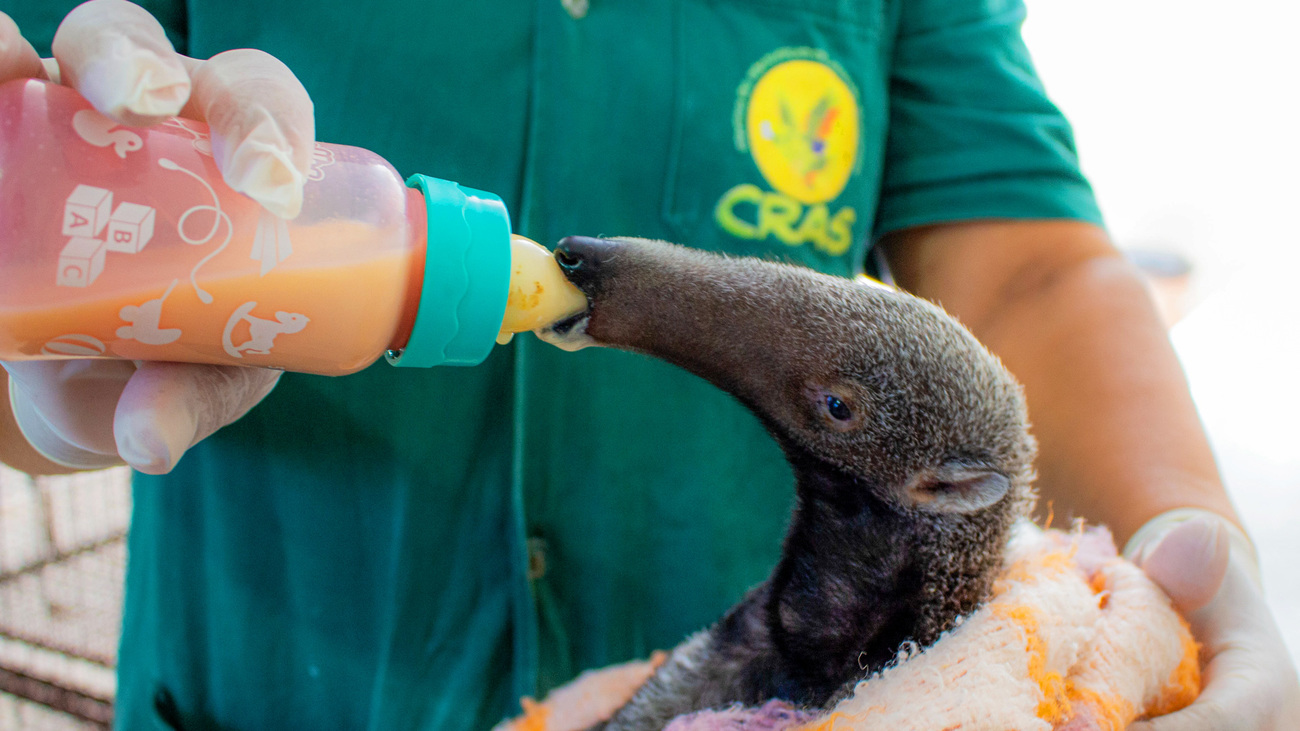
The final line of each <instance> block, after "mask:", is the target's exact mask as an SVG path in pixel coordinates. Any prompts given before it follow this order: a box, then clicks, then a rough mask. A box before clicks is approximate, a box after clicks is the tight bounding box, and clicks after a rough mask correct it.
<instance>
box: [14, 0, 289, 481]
mask: <svg viewBox="0 0 1300 731" xmlns="http://www.w3.org/2000/svg"><path fill="white" fill-rule="evenodd" d="M53 50H54V58H53V59H46V60H42V59H40V58H39V57H38V56H37V54H36V52H35V50H33V48H32V46H31V44H30V43H28V42H27V41H26V40H25V39H24V38H23V37H22V35H21V33H20V32H19V29H18V28H17V26H16V25H15V24H14V22H13V20H12V19H10V18H9V17H8V16H6V15H4V14H3V13H0V82H4V81H8V80H10V79H15V78H49V79H51V80H54V81H59V82H61V83H65V84H68V85H71V86H73V87H74V88H76V89H77V91H78V92H80V93H81V95H82V96H84V97H85V98H86V99H87V100H89V101H90V102H91V103H92V104H94V105H95V107H96V108H97V109H98V110H99V111H101V112H103V113H104V114H106V115H108V116H110V117H113V118H115V119H117V120H119V121H121V122H123V123H125V124H130V125H133V126H141V125H146V124H151V123H154V122H159V121H162V120H164V119H166V118H168V117H172V116H177V115H180V116H185V117H189V118H192V119H197V120H201V121H205V122H207V123H208V125H209V127H210V129H211V139H212V148H213V156H214V158H215V160H216V162H217V165H218V167H219V168H220V169H221V172H222V176H223V177H224V178H225V180H226V183H227V184H229V185H230V187H231V188H233V189H235V190H238V191H241V192H243V193H245V194H247V195H249V196H250V197H252V198H253V199H254V200H257V201H258V202H259V203H261V204H262V205H263V206H265V207H266V208H267V209H268V210H270V211H271V212H272V213H275V214H277V215H279V216H282V217H286V218H289V217H293V216H296V215H297V214H298V212H299V210H300V209H301V207H302V190H303V185H304V184H305V182H306V173H307V171H308V170H309V168H310V162H311V153H312V148H313V146H314V142H315V122H314V116H313V109H312V104H311V99H310V98H309V97H308V96H307V92H306V90H304V89H303V87H302V84H301V83H299V82H298V80H297V78H296V77H294V75H293V73H292V72H290V71H289V69H288V68H287V67H285V65H284V64H282V63H280V62H279V61H278V60H276V59H275V58H273V57H271V56H269V55H267V54H265V53H262V52H260V51H252V50H239V51H230V52H227V53H222V54H219V55H217V56H213V57H212V58H211V59H208V60H206V61H198V60H195V59H191V58H187V57H184V56H181V55H180V54H177V53H176V51H175V50H174V49H173V48H172V45H171V43H170V42H169V41H168V40H167V37H166V35H165V34H164V33H163V29H162V26H161V25H159V23H158V22H157V20H155V19H154V18H153V16H151V15H149V13H148V12H146V11H145V10H144V9H142V8H140V7H139V6H137V5H133V4H131V3H128V2H125V1H124V0H92V1H91V2H87V3H85V4H83V5H80V6H78V7H77V8H76V9H74V10H73V11H72V12H71V13H69V14H68V15H67V17H66V18H64V20H63V23H62V24H61V25H60V26H59V30H58V32H57V33H56V34H55V37H54V43H53ZM0 365H3V367H4V368H5V370H7V371H8V372H9V374H10V398H11V402H12V406H13V409H14V415H15V417H16V419H17V422H18V426H19V428H20V429H21V430H22V432H23V434H24V436H25V437H26V438H27V439H28V441H29V442H31V444H32V446H33V447H35V448H36V450H37V451H38V452H40V453H41V454H43V455H45V456H46V457H47V458H49V459H51V460H52V461H54V462H57V463H59V464H62V465H65V466H68V467H73V468H82V469H88V468H97V467H105V466H109V465H113V464H122V463H123V462H126V463H128V464H130V465H131V466H133V467H135V468H136V469H139V470H141V471H143V472H151V473H161V472H166V471H168V470H170V469H171V468H172V467H173V466H175V464H176V461H177V460H178V459H180V457H181V455H182V454H183V453H184V451H185V450H186V449H188V448H189V447H190V446H192V445H193V444H194V443H196V442H197V441H198V440H200V439H203V438H204V437H206V436H208V435H209V434H211V433H212V432H213V431H215V430H216V429H219V428H220V427H221V426H224V425H225V424H228V423H230V422H231V421H234V420H235V419H237V418H239V417H240V416H242V415H243V414H244V413H246V412H247V411H248V409H250V408H252V406H253V405H255V404H256V403H257V402H258V401H260V400H261V399H262V398H263V397H264V396H265V395H266V394H267V393H269V392H270V390H271V388H272V387H273V386H274V385H275V382H276V380H277V379H278V378H279V373H278V372H276V371H269V370H264V369H253V368H236V367H230V366H220V367H218V366H196V365H188V364H175V363H148V364H141V365H140V366H139V367H137V366H136V365H135V364H132V363H123V362H116V361H108V360H94V361H90V360H86V361H59V362H39V363H37V362H32V363H3V364H0Z"/></svg>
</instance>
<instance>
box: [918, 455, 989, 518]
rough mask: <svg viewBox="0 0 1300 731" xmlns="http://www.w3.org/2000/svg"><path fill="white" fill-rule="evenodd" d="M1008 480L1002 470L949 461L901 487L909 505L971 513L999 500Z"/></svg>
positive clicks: (922, 508) (947, 511)
mask: <svg viewBox="0 0 1300 731" xmlns="http://www.w3.org/2000/svg"><path fill="white" fill-rule="evenodd" d="M1009 489H1011V481H1010V480H1008V479H1007V476H1006V475H1004V474H1002V473H1001V472H997V471H994V470H991V469H987V468H982V467H972V466H971V465H967V464H956V463H949V464H946V465H943V466H942V467H940V468H938V469H936V470H925V471H924V472H921V473H920V474H917V475H916V476H915V477H913V478H912V479H911V480H910V481H909V482H908V483H907V486H906V487H905V488H903V499H904V500H905V501H906V502H907V503H908V504H910V505H912V506H914V507H917V508H920V509H921V510H929V511H933V512H936V513H973V512H975V511H976V510H982V509H983V508H987V507H988V506H990V505H992V504H993V503H996V502H997V501H999V500H1001V499H1002V496H1003V495H1006V494H1007V490H1009Z"/></svg>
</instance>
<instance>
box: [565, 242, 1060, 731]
mask: <svg viewBox="0 0 1300 731" xmlns="http://www.w3.org/2000/svg"><path fill="white" fill-rule="evenodd" d="M556 258H557V260H558V261H559V262H560V264H561V266H562V267H563V268H564V269H565V271H566V275H567V276H568V277H569V279H570V280H571V281H573V282H574V283H575V284H577V285H578V286H579V287H580V288H581V289H582V290H583V292H584V293H586V294H587V297H588V301H589V307H588V310H587V311H586V312H585V313H582V314H580V315H577V316H575V317H573V318H570V319H568V320H566V321H564V322H562V323H559V324H558V325H556V326H554V327H553V329H552V331H551V332H550V333H549V334H547V335H545V337H547V338H548V339H550V340H558V341H566V340H567V341H568V343H569V345H570V346H573V345H574V344H575V343H576V344H578V345H583V344H592V345H601V346H606V347H614V348H620V349H625V350H631V351H636V352H641V353H647V354H649V355H652V356H655V357H658V358H662V359H664V360H666V361H669V362H671V363H674V364H676V365H679V366H681V367H683V368H685V369H687V370H689V371H691V372H693V373H695V374H697V375H699V376H701V377H703V378H705V379H707V380H709V381H711V382H712V383H714V384H715V385H717V386H718V387H720V388H722V389H725V390H726V391H728V392H730V393H731V394H732V395H734V396H735V397H736V398H737V399H739V400H740V401H741V402H742V403H743V404H745V405H746V406H747V407H748V408H749V409H751V410H752V411H753V412H754V413H755V414H756V415H757V416H758V417H759V418H760V419H761V420H762V421H763V423H764V424H765V425H766V427H767V429H768V430H769V431H770V432H771V434H772V436H773V437H774V438H775V439H776V440H777V441H778V442H779V443H780V445H781V447H782V449H783V450H784V452H785V455H786V458H787V459H788V460H789V462H790V464H791V465H792V466H793V468H794V473H795V477H796V486H795V491H796V507H795V510H794V514H793V516H792V518H791V523H790V528H789V531H788V533H787V534H786V538H785V542H784V545H783V551H782V555H781V558H780V560H779V562H778V563H777V565H776V567H775V569H774V570H773V571H772V574H771V576H770V577H769V578H768V579H767V580H766V581H764V582H763V583H762V584H760V585H759V586H757V587H756V588H754V589H752V590H751V591H750V592H749V593H748V594H747V595H746V596H745V597H744V598H743V599H742V600H741V601H740V603H738V604H737V605H736V606H734V607H733V608H732V609H731V610H729V611H728V612H727V613H726V615H725V616H723V617H722V619H721V620H719V621H718V623H717V624H715V625H714V626H712V627H710V628H709V629H707V630H704V631H701V632H699V633H697V634H695V635H693V636H691V637H690V638H689V639H688V640H687V641H686V642H684V643H683V644H681V645H679V646H678V647H677V648H676V649H674V650H673V651H672V653H671V654H670V656H669V658H668V660H667V661H666V662H665V663H664V664H663V665H662V666H661V667H660V668H659V669H658V670H657V671H656V672H655V674H654V675H653V676H652V677H651V678H650V680H649V681H648V682H647V683H646V684H645V685H644V686H643V687H642V688H641V689H640V690H639V691H638V692H637V693H636V695H635V696H634V697H633V698H632V700H631V701H629V702H628V703H627V704H626V705H625V706H624V707H623V708H622V709H620V710H619V711H618V712H617V713H616V714H615V715H614V717H613V718H612V719H610V720H609V721H608V722H606V723H603V724H600V725H598V726H597V727H596V728H599V729H604V731H614V730H615V729H617V730H618V731H650V730H652V729H655V730H657V729H661V728H663V727H664V726H665V725H666V724H667V723H668V722H669V721H670V720H672V719H673V718H674V717H676V716H679V715H681V714H683V713H688V712H691V711H696V710H702V709H706V708H725V707H727V706H730V705H734V704H736V703H741V704H746V705H758V704H761V703H763V702H764V701H766V700H768V699H772V698H780V699H784V700H786V701H789V702H790V703H792V704H794V705H796V706H799V707H803V708H814V709H816V708H825V707H827V706H828V705H830V704H831V703H833V702H834V701H836V700H838V699H839V698H840V697H843V695H845V694H847V693H848V692H850V691H851V689H852V687H853V685H854V684H855V683H856V682H857V681H859V680H861V679H863V678H865V677H866V676H867V675H869V674H870V673H872V672H875V671H877V670H880V669H881V668H882V667H884V666H885V665H886V664H888V663H889V662H890V661H891V660H892V659H893V658H894V657H895V656H896V654H897V653H898V651H899V649H900V648H901V647H902V646H904V644H905V643H908V642H913V643H916V644H917V645H919V646H922V647H924V646H927V645H929V644H930V643H932V642H933V641H934V640H936V639H937V638H938V637H939V635H940V634H941V633H943V632H944V631H946V630H948V629H950V628H951V627H953V625H954V623H955V622H956V621H957V619H958V618H959V617H961V616H964V615H966V614H969V613H970V612H971V611H972V610H973V609H975V607H976V606H977V605H978V604H979V603H980V602H981V601H983V600H984V599H986V598H987V596H988V594H989V592H990V589H991V586H992V582H993V579H994V576H995V574H996V572H997V570H998V567H999V565H1000V561H1001V557H1002V550H1003V547H1004V545H1005V543H1006V540H1007V538H1008V533H1009V530H1010V527H1011V525H1012V523H1013V522H1014V521H1015V520H1016V519H1017V518H1019V517H1021V516H1024V515H1027V514H1028V511H1029V509H1030V508H1031V506H1032V504H1033V500H1034V492H1033V489H1032V487H1031V482H1032V479H1033V468H1032V463H1033V458H1034V452H1035V445H1034V441H1033V439H1032V438H1031V437H1030V435H1029V432H1028V422H1027V416H1026V412H1025V404H1024V398H1023V396H1022V393H1021V389H1020V387H1019V385H1018V384H1017V383H1016V381H1015V380H1014V379H1013V378H1012V376H1011V375H1010V374H1009V373H1008V372H1007V370H1006V369H1005V368H1004V367H1003V366H1002V364H1001V363H1000V362H999V361H998V359H997V358H996V357H994V356H993V355H992V354H990V353H989V352H988V351H987V350H986V349H985V348H984V347H983V346H981V345H980V344H979V343H978V342H977V341H976V340H975V338H974V337H973V336H972V335H971V334H970V333H969V332H968V331H967V330H966V329H965V328H963V327H962V326H961V325H960V324H958V323H957V322H956V320H954V319H953V318H952V317H950V316H948V315H947V314H946V313H944V312H943V310H941V309H940V308H939V307H937V306H935V305H933V304H931V303H929V302H926V301H924V300H922V299H919V298H917V297H913V296H911V295H908V294H906V293H903V292H899V291H896V290H893V289H889V288H884V287H879V286H872V285H869V284H866V283H863V282H860V281H852V280H847V279H843V278H837V277H832V276H827V275H824V274H819V273H816V272H813V271H811V270H808V269H804V268H799V267H795V266H789V265H784V264H777V263H773V262H766V261H760V260H757V259H745V258H727V257H723V256H719V255H716V254H710V253H705V252H701V251H696V250H692V249H688V248H684V247H680V246H674V245H671V244H664V243H661V242H650V241H644V240H637V239H614V240H601V239H587V238H579V237H571V238H568V239H565V240H564V241H562V242H561V243H560V245H559V246H558V247H557V249H556ZM828 397H833V399H832V398H828ZM834 399H838V400H839V403H840V404H841V405H842V406H843V407H846V408H840V407H837V406H835V403H836V402H835V401H834ZM846 414H847V415H848V418H844V417H845V416H846ZM737 509H743V508H742V507H741V506H737Z"/></svg>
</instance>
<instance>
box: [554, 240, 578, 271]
mask: <svg viewBox="0 0 1300 731" xmlns="http://www.w3.org/2000/svg"><path fill="white" fill-rule="evenodd" d="M555 261H556V262H557V263H559V265H560V266H561V267H563V268H564V269H567V270H570V271H572V270H574V269H577V268H578V267H580V266H582V257H580V256H578V255H577V254H575V253H573V252H572V251H571V250H570V249H569V247H567V246H565V245H564V244H560V245H559V246H557V247H555Z"/></svg>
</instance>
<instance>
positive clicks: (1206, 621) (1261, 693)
mask: <svg viewBox="0 0 1300 731" xmlns="http://www.w3.org/2000/svg"><path fill="white" fill-rule="evenodd" d="M1125 553H1126V554H1127V556H1128V558H1130V559H1131V560H1133V561H1135V562H1137V563H1138V565H1140V566H1141V567H1142V568H1143V569H1144V570H1145V571H1146V572H1147V574H1148V575H1149V576H1150V577H1151V578H1152V579H1154V580H1155V581H1156V583H1158V584H1160V585H1161V587H1162V588H1164V590H1165V592H1166V593H1167V594H1169V596H1170V598H1172V599H1173V600H1174V605H1175V606H1176V607H1178V609H1179V610H1180V611H1182V613H1183V615H1184V616H1185V617H1187V619H1188V621H1189V622H1191V625H1192V630H1193V632H1194V633H1195V634H1196V636H1197V637H1198V638H1199V639H1200V641H1201V643H1202V646H1203V653H1204V655H1205V656H1206V657H1208V658H1209V662H1208V664H1207V665H1206V667H1205V670H1204V680H1205V689H1204V690H1203V691H1202V693H1201V697H1200V699H1199V700H1198V701H1197V702H1196V703H1195V704H1194V705H1192V706H1189V707H1188V708H1186V709H1185V710H1183V711H1180V712H1178V713H1173V714H1170V715H1168V716H1163V717H1161V718H1156V719H1153V720H1151V721H1147V722H1141V723H1137V724H1134V725H1133V726H1132V727H1131V728H1132V729H1133V731H1198V730H1200V729H1209V728H1215V729H1220V728H1222V729H1228V728H1231V729H1250V730H1253V729H1269V730H1276V731H1283V729H1294V728H1300V687H1298V686H1297V683H1296V671H1295V668H1294V667H1293V666H1292V665H1291V663H1290V661H1289V658H1288V657H1287V654H1286V643H1285V642H1284V641H1283V639H1282V636H1281V633H1279V632H1278V628H1277V623H1276V622H1275V621H1274V620H1273V616H1272V614H1271V613H1270V611H1269V607H1268V604H1267V603H1266V602H1265V601H1264V595H1263V593H1262V591H1261V588H1260V585H1259V566H1258V565H1257V563H1256V561H1257V559H1256V556H1255V550H1254V548H1253V546H1251V544H1250V541H1249V540H1248V539H1247V538H1246V535H1245V534H1244V533H1242V532H1241V531H1240V529H1238V528H1237V527H1236V526H1234V525H1232V524H1231V523H1228V522H1227V521H1226V520H1224V519H1223V518H1222V517H1220V516H1218V515H1216V514H1214V513H1208V512H1206V511H1203V510H1180V511H1171V512H1169V513H1165V514H1163V515H1161V516H1159V517H1157V518H1155V519H1153V520H1152V521H1150V522H1149V523H1147V525H1146V526H1144V528H1143V530H1141V531H1139V532H1138V534H1136V535H1135V536H1133V538H1132V539H1131V540H1130V541H1129V544H1128V546H1127V547H1126V550H1125Z"/></svg>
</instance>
